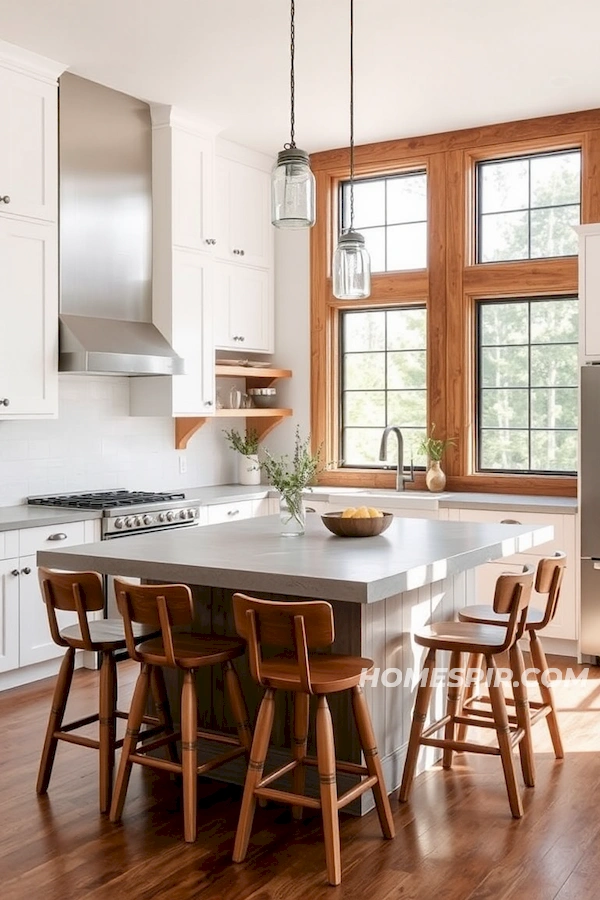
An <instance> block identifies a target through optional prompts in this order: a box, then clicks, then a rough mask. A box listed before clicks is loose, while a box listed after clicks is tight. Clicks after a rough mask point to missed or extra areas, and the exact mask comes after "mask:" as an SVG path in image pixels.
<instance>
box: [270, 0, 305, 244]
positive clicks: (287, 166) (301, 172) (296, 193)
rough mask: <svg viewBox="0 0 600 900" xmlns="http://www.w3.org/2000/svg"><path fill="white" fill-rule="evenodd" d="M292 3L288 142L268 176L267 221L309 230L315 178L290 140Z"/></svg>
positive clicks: (292, 8)
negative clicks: (268, 199) (269, 209)
mask: <svg viewBox="0 0 600 900" xmlns="http://www.w3.org/2000/svg"><path fill="white" fill-rule="evenodd" d="M294 12H295V4H294V0H291V3H290V51H291V65H290V142H289V144H284V149H283V150H281V151H280V152H279V154H278V156H277V162H276V163H275V166H274V167H273V172H272V175H271V222H272V223H273V225H275V227H276V228H310V226H311V225H314V224H315V176H314V175H313V173H312V171H311V168H310V163H309V159H308V153H307V152H306V150H299V149H298V147H296V142H295V140H294V124H295V122H294V99H295V98H294V92H295V82H294V50H295V47H294V43H295V29H294Z"/></svg>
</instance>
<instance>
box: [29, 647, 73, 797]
mask: <svg viewBox="0 0 600 900" xmlns="http://www.w3.org/2000/svg"><path fill="white" fill-rule="evenodd" d="M74 665H75V650H74V649H73V648H72V647H69V648H68V650H67V652H66V653H65V655H64V657H63V661H62V663H61V665H60V670H59V673H58V675H57V677H56V685H55V687H54V694H53V696H52V706H51V708H50V717H49V719H48V727H47V729H46V737H45V740H44V749H43V750H42V758H41V760H40V768H39V772H38V779H37V785H36V791H37V792H38V794H45V793H46V791H47V790H48V785H49V784H50V776H51V775H52V766H53V765H54V757H55V756H56V748H57V746H58V738H56V737H54V732H55V731H60V727H61V725H62V721H63V719H64V716H65V709H66V706H67V698H68V696H69V690H70V689H71V681H72V680H73V668H74Z"/></svg>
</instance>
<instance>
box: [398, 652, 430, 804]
mask: <svg viewBox="0 0 600 900" xmlns="http://www.w3.org/2000/svg"><path fill="white" fill-rule="evenodd" d="M434 670H435V650H430V651H429V652H428V654H427V656H426V657H425V664H424V666H423V672H422V673H421V679H420V681H419V687H418V688H417V697H416V700H415V711H414V713H413V719H412V725H411V727H410V737H409V740H408V749H407V751H406V761H405V763H404V772H403V773H402V784H401V785H400V793H399V795H398V799H399V800H400V802H401V803H405V802H406V801H407V800H408V796H409V794H410V789H411V787H412V783H413V779H414V777H415V769H416V768H417V759H418V756H419V748H420V746H421V734H422V732H423V729H424V727H425V720H426V718H427V710H428V709H429V702H430V700H431V692H432V690H433V677H434ZM423 673H425V682H423Z"/></svg>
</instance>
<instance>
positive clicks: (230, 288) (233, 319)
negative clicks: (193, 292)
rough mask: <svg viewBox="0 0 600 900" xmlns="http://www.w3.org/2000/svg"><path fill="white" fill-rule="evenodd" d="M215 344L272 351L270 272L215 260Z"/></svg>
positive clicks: (244, 349)
mask: <svg viewBox="0 0 600 900" xmlns="http://www.w3.org/2000/svg"><path fill="white" fill-rule="evenodd" d="M214 298H215V306H214V316H215V322H214V328H215V331H214V338H215V346H216V347H221V348H223V349H229V350H240V351H244V352H245V351H246V350H252V351H259V352H262V353H272V352H273V342H274V336H273V296H272V290H271V277H270V274H269V273H268V272H266V271H264V270H262V269H246V268H244V267H242V266H231V265H226V264H224V263H215V287H214Z"/></svg>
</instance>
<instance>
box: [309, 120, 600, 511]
mask: <svg viewBox="0 0 600 900" xmlns="http://www.w3.org/2000/svg"><path fill="white" fill-rule="evenodd" d="M573 148H581V151H582V189H581V221H582V224H586V223H589V222H597V221H600V110H598V109H596V110H585V111H583V112H578V113H568V114H566V115H562V116H546V117H543V118H538V119H526V120H521V121H516V122H509V123H504V124H500V125H490V126H485V127H482V128H471V129H465V130H462V131H456V132H445V133H441V134H437V135H425V136H423V137H416V138H408V139H402V140H397V141H385V142H382V143H379V144H367V145H363V146H360V147H357V148H355V173H356V175H357V176H358V177H360V176H361V175H364V176H369V175H373V176H376V175H387V174H392V173H398V172H402V171H405V172H409V171H418V170H424V171H425V172H426V173H427V179H428V266H427V269H424V270H414V271H409V272H395V273H382V274H378V275H374V276H373V278H372V292H371V296H370V297H369V299H368V301H366V302H365V303H363V304H356V303H353V302H352V301H340V300H336V299H335V298H334V297H333V294H332V290H331V258H332V254H333V239H334V235H335V234H337V216H338V200H337V197H338V185H339V182H340V181H342V180H344V179H347V178H348V177H349V151H348V148H340V149H337V150H330V151H326V152H324V153H318V154H314V155H313V156H311V166H312V169H313V171H314V173H315V177H316V181H317V224H316V225H315V227H314V228H313V229H312V232H311V247H310V265H311V432H312V436H313V442H314V444H315V446H318V445H323V458H325V459H327V460H332V459H335V458H336V453H337V434H338V431H337V428H338V409H337V404H338V387H339V384H338V378H339V372H338V370H339V358H338V331H337V328H338V326H337V321H338V316H337V310H339V309H344V308H352V309H358V308H365V307H371V306H382V307H385V306H390V305H398V304H402V305H405V304H407V303H411V302H413V303H420V304H422V303H423V301H425V302H426V305H427V348H428V373H427V397H428V421H430V422H435V423H436V427H437V430H438V433H440V434H446V435H448V436H454V437H457V446H456V447H455V448H450V449H449V450H448V452H447V455H446V457H445V460H444V463H445V465H444V468H445V470H446V472H447V475H448V485H447V486H448V489H449V490H460V491H484V492H496V493H521V494H547V495H552V496H576V493H577V479H576V478H575V477H569V476H543V475H539V476H538V475H513V474H502V473H479V472H476V471H475V465H474V446H475V444H474V429H475V407H474V403H475V394H474V378H473V366H474V361H475V357H474V334H475V332H474V311H475V303H476V301H477V300H478V299H482V298H490V297H496V296H497V297H511V296H519V297H525V296H540V295H543V294H544V293H548V294H553V295H556V296H558V295H563V294H564V295H567V294H576V293H577V287H578V284H577V282H578V273H577V259H576V258H575V257H563V258H557V259H548V260H524V261H515V262H506V263H503V262H499V263H484V264H476V263H475V261H474V240H473V238H474V235H473V230H472V229H473V227H474V221H475V217H474V216H473V215H470V210H471V209H472V208H473V206H472V203H473V189H474V171H475V165H476V163H477V162H479V161H481V160H482V159H493V158H502V157H505V156H518V155H525V154H527V153H535V152H540V151H541V152H544V151H545V150H548V151H550V150H562V149H573ZM319 481H320V483H322V484H325V485H332V486H333V485H335V486H347V487H378V488H386V487H394V485H395V475H394V473H393V472H390V471H385V470H377V471H373V470H371V469H333V470H328V471H327V472H325V473H323V474H322V476H321V477H320V479H319ZM424 482H425V479H424V474H423V473H417V476H416V481H415V485H414V487H415V488H417V489H423V487H424Z"/></svg>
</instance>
